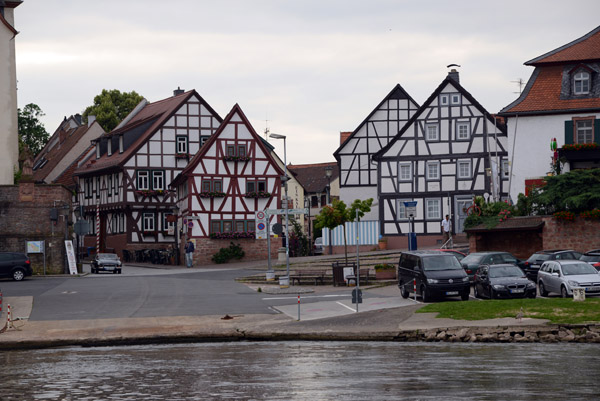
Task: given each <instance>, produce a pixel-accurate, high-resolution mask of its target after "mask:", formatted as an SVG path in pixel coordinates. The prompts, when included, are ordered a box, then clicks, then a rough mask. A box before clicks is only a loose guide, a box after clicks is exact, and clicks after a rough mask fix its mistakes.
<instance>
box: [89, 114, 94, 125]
mask: <svg viewBox="0 0 600 401" xmlns="http://www.w3.org/2000/svg"><path fill="white" fill-rule="evenodd" d="M94 121H96V116H94V115H91V114H90V115H89V116H88V127H89V126H90V125H92V124H93V123H94Z"/></svg>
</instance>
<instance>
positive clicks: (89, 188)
mask: <svg viewBox="0 0 600 401" xmlns="http://www.w3.org/2000/svg"><path fill="white" fill-rule="evenodd" d="M92 185H93V181H92V179H91V178H86V179H85V181H84V186H85V188H84V191H85V197H86V198H91V197H92Z"/></svg>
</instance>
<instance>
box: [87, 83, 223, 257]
mask: <svg viewBox="0 0 600 401" xmlns="http://www.w3.org/2000/svg"><path fill="white" fill-rule="evenodd" d="M221 121H222V119H221V117H219V115H218V114H217V113H216V112H215V111H214V110H213V109H212V108H211V107H210V105H208V103H206V102H205V101H204V99H202V97H201V96H200V95H198V93H197V92H196V91H194V90H191V91H188V92H185V93H184V92H183V91H181V90H178V91H175V92H174V96H173V97H170V98H167V99H164V100H160V101H157V102H154V103H147V102H146V101H145V100H144V101H142V102H141V103H140V104H139V105H138V106H137V107H136V109H134V110H133V111H132V112H131V113H130V115H129V116H128V117H126V119H125V120H124V122H123V123H121V125H120V126H118V127H117V128H116V129H114V130H113V131H112V132H110V133H108V134H106V135H103V136H101V137H100V138H98V139H97V140H96V141H95V143H96V154H95V157H92V158H91V159H90V160H88V161H87V162H86V163H85V164H83V165H82V166H81V167H79V168H78V169H77V171H76V172H75V174H76V175H77V176H78V178H79V186H78V195H79V197H78V198H79V203H80V205H82V206H83V210H84V218H85V219H87V220H88V221H89V222H90V225H91V227H92V228H93V230H94V232H93V233H92V235H89V236H87V237H86V246H94V245H95V242H96V231H95V230H96V213H97V208H98V209H99V211H100V221H99V223H100V224H99V230H100V248H101V250H104V249H106V248H109V249H115V250H116V251H117V252H119V253H120V252H121V251H122V250H123V249H129V250H131V251H134V250H136V249H142V248H166V247H167V246H168V245H171V244H174V242H175V232H174V222H173V218H169V216H170V215H172V214H173V207H174V206H175V193H174V191H170V190H169V184H170V183H171V181H172V180H173V179H174V178H175V177H176V176H177V175H178V174H179V173H180V172H181V171H183V169H184V168H185V167H186V166H187V165H188V163H189V160H190V158H191V157H193V155H194V154H196V153H197V152H198V151H199V150H200V149H201V147H202V145H203V144H204V143H205V142H207V141H208V140H209V138H210V137H211V135H213V134H214V133H215V131H216V130H217V128H218V127H219V125H220V123H221Z"/></svg>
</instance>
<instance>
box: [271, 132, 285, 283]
mask: <svg viewBox="0 0 600 401" xmlns="http://www.w3.org/2000/svg"><path fill="white" fill-rule="evenodd" d="M269 136H270V137H271V138H273V139H283V167H284V175H283V177H281V180H282V181H283V189H284V191H285V266H286V274H287V284H288V285H289V283H290V237H289V229H288V214H289V204H288V186H287V179H288V178H287V176H288V173H287V158H286V147H285V138H286V136H285V135H279V134H271V135H269ZM269 252H271V250H270V249H269Z"/></svg>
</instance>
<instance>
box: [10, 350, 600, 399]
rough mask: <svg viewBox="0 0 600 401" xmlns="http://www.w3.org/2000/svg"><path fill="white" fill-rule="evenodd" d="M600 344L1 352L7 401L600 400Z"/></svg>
mask: <svg viewBox="0 0 600 401" xmlns="http://www.w3.org/2000/svg"><path fill="white" fill-rule="evenodd" d="M599 365H600V346H599V345H596V344H462V343H391V342H241V343H240V342H236V343H199V344H177V345H147V346H128V347H98V348H60V349H46V350H30V351H2V352H0V400H6V401H9V400H147V401H149V400H369V401H376V400H593V399H599V397H600V396H599V393H600V368H599Z"/></svg>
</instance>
